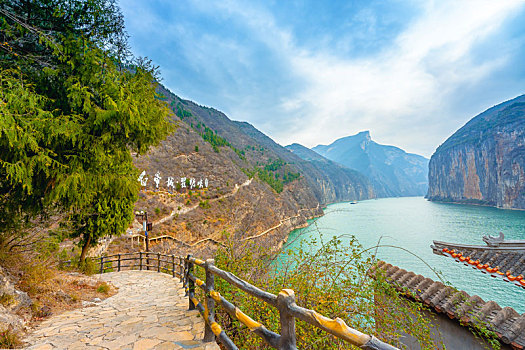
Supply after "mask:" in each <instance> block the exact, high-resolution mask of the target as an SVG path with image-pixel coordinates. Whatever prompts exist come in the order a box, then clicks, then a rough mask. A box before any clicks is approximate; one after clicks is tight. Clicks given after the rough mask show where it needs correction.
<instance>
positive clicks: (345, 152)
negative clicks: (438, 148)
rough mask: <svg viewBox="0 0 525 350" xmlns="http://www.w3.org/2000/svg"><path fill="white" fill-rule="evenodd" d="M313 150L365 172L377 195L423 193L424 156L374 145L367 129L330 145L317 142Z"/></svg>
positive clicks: (396, 148)
mask: <svg viewBox="0 0 525 350" xmlns="http://www.w3.org/2000/svg"><path fill="white" fill-rule="evenodd" d="M313 150H314V151H315V152H317V153H319V154H320V155H322V156H324V157H326V158H328V159H330V160H332V161H334V162H337V163H339V164H341V165H344V166H345V167H347V168H350V169H355V170H357V171H359V172H360V173H362V174H364V175H366V176H367V177H368V178H369V179H370V181H371V183H372V185H373V187H374V191H375V193H376V195H377V196H378V197H400V196H423V195H425V194H426V193H427V188H428V180H427V169H428V159H426V158H424V157H422V156H419V155H417V154H411V153H407V152H405V151H403V150H402V149H400V148H398V147H394V146H386V145H381V144H378V143H377V142H374V141H373V140H372V139H371V137H370V133H369V132H368V131H363V132H360V133H358V134H357V135H353V136H347V137H343V138H340V139H338V140H336V141H334V142H333V143H332V144H330V145H318V146H316V147H314V148H313Z"/></svg>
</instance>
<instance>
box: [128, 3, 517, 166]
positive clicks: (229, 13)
mask: <svg viewBox="0 0 525 350" xmlns="http://www.w3.org/2000/svg"><path fill="white" fill-rule="evenodd" d="M189 1H190V2H191V6H190V7H191V9H189V11H187V12H188V13H190V12H191V13H193V14H194V13H200V14H204V17H206V18H209V19H210V20H212V21H217V23H225V24H226V26H227V27H226V28H229V25H230V24H231V29H232V33H235V31H239V30H242V31H244V33H242V34H241V35H240V36H241V37H243V38H244V39H245V40H246V37H249V40H250V41H251V42H246V41H237V35H235V34H233V35H231V36H229V37H223V36H220V35H221V34H219V33H214V32H207V31H206V30H207V28H202V27H199V26H198V24H197V25H196V27H195V28H193V27H185V26H184V25H186V26H187V25H188V23H186V22H185V24H184V25H182V24H180V23H178V22H177V21H173V23H162V26H159V25H158V24H157V23H154V22H158V19H154V18H153V19H152V18H151V16H148V15H147V11H146V10H144V9H142V8H141V9H140V11H142V12H143V13H144V15H142V14H141V16H138V17H137V18H136V21H135V22H137V23H136V25H137V26H140V25H142V26H143V27H144V26H146V27H149V28H150V30H151V31H153V32H154V33H155V36H156V37H157V40H163V41H165V43H164V42H163V45H165V46H166V47H167V50H169V45H170V43H169V40H176V41H177V43H178V46H180V50H181V52H177V53H176V54H179V55H184V56H185V62H186V64H187V65H188V66H189V67H191V69H192V70H193V71H194V72H196V74H198V75H199V76H200V77H199V79H200V80H201V81H202V80H206V81H207V83H206V86H207V87H209V90H210V91H208V90H205V89H202V86H198V85H197V86H192V87H191V89H192V90H191V89H190V90H191V93H190V94H189V95H188V93H186V95H187V96H188V98H190V99H192V98H196V99H197V100H199V99H201V101H197V102H200V103H204V104H210V105H213V106H214V107H217V108H219V109H222V110H224V111H225V112H227V113H228V115H229V117H231V118H233V119H237V120H247V121H250V122H252V123H253V124H255V126H256V127H257V128H259V129H261V131H263V132H265V133H266V134H268V135H269V136H271V137H272V138H273V139H275V140H276V141H277V142H280V143H281V144H288V143H292V142H299V143H302V144H304V145H305V146H309V147H311V146H315V145H316V144H319V143H324V144H326V143H330V142H332V141H334V140H335V139H336V138H339V137H343V136H346V135H350V134H354V133H357V132H359V131H362V130H371V133H372V137H373V138H374V139H375V140H376V141H378V142H381V143H387V144H394V145H397V146H399V147H402V148H404V149H406V150H407V151H411V152H416V153H420V154H423V155H425V156H430V154H431V153H432V152H433V150H434V149H435V147H437V146H438V145H439V144H440V143H441V142H443V141H444V140H445V139H446V138H447V137H448V136H449V135H450V134H451V133H452V132H454V131H455V130H456V129H457V128H458V127H460V126H461V125H462V124H463V123H464V122H465V121H466V120H468V119H470V117H472V116H473V115H463V114H461V113H460V112H458V110H457V109H456V108H455V107H454V106H452V104H451V102H450V101H451V97H454V96H456V95H457V92H458V91H459V90H462V89H463V90H464V89H467V88H469V87H473V86H476V84H477V83H479V82H482V81H483V79H486V78H487V77H488V76H490V75H491V74H493V72H495V71H497V70H498V69H501V67H504V66H505V65H506V64H507V61H508V55H509V54H510V53H509V52H510V51H509V50H507V51H502V52H501V53H500V54H499V55H488V56H487V57H484V58H483V59H479V58H476V57H474V58H473V51H474V50H475V49H476V47H477V46H478V45H479V44H483V43H484V41H485V40H487V38H490V36H491V35H493V34H494V33H497V32H498V31H499V30H500V28H501V27H502V25H503V24H504V23H505V22H506V21H507V20H508V19H509V18H512V16H513V15H514V14H515V13H518V12H519V11H518V10H520V9H523V7H524V6H525V3H524V2H523V1H520V0H516V1H510V0H509V1H507V0H501V1H493V0H463V1H457V0H439V1H418V2H416V4H417V6H420V7H421V8H420V13H419V16H418V17H416V18H415V19H412V22H410V23H408V24H407V25H406V27H405V29H404V30H403V32H401V33H400V34H399V35H398V36H397V37H396V38H395V39H394V40H393V41H391V42H390V43H389V44H387V46H385V47H383V48H382V49H381V50H380V51H379V52H377V53H375V54H372V55H368V56H366V57H363V56H361V57H360V58H351V57H350V58H349V57H348V55H346V56H345V55H341V54H339V53H338V50H341V49H342V48H343V51H345V52H346V53H348V50H347V49H348V47H352V45H353V44H352V39H353V35H354V34H353V33H352V32H351V31H350V30H349V33H348V36H346V35H345V38H344V40H339V41H338V42H337V43H335V44H332V45H334V46H333V47H327V45H329V43H330V42H332V41H330V40H326V41H323V42H322V43H319V46H318V47H323V48H325V49H324V50H323V51H319V49H315V50H314V49H312V48H311V47H303V46H300V44H299V43H298V40H297V38H296V37H295V36H294V34H295V33H294V32H293V31H292V29H291V27H288V26H287V24H284V25H285V26H286V27H283V26H281V25H280V24H279V23H278V22H277V20H276V18H275V17H274V15H273V14H272V13H271V12H269V11H268V9H267V8H265V7H264V6H265V5H266V4H265V3H264V2H262V4H263V5H258V4H256V3H254V2H250V3H249V5H248V4H247V3H246V2H241V1H237V0H216V1H212V0H205V1H198V0H189ZM135 3H136V1H135ZM138 3H141V2H140V1H138ZM137 6H139V7H140V6H142V5H137ZM415 6H416V5H415ZM355 16H361V17H362V18H358V19H355V18H351V17H349V20H351V21H356V20H357V21H361V22H363V26H364V27H366V28H364V30H365V32H369V31H375V26H376V24H375V23H376V17H375V14H374V12H373V11H371V10H370V9H365V10H363V11H362V12H358V13H356V14H355ZM188 18H189V21H190V22H189V24H190V25H191V18H192V17H191V14H189V15H188ZM139 22H140V23H139ZM141 23H142V24H141ZM144 23H145V24H144ZM152 27H153V28H152ZM143 29H144V28H143ZM144 30H145V29H144ZM357 35H358V36H359V35H363V33H361V34H357ZM320 37H322V36H320ZM356 38H357V37H356ZM358 39H360V40H362V39H363V38H362V37H359V38H358ZM321 40H322V39H321ZM246 45H253V46H246ZM345 45H346V46H345ZM509 45H511V44H509ZM512 45H515V43H514V44H512ZM260 47H263V49H260ZM345 47H346V49H344V48H345ZM254 55H265V56H271V59H266V60H257V57H254ZM271 64H273V65H279V67H278V68H275V67H268V65H271ZM265 65H266V66H265ZM162 69H163V70H164V71H165V70H169V67H162ZM267 70H268V71H269V72H271V73H267V72H266V71H267ZM261 72H263V73H262V74H261ZM279 72H281V73H282V74H281V75H279V74H278V73H279ZM259 79H261V80H259ZM166 83H167V84H168V85H170V84H173V85H175V86H176V85H177V83H173V82H169V81H166ZM188 84H190V82H188ZM188 86H190V85H188ZM269 89H274V90H275V91H274V92H273V93H272V92H270V93H268V92H267V91H268V90H269ZM196 91H197V94H198V97H197V96H191V94H195V93H196ZM507 93H508V92H507ZM518 93H519V92H518ZM521 93H523V91H521ZM507 97H514V96H507ZM497 98H501V94H499V95H497V94H495V95H494V99H495V100H492V101H487V107H488V106H490V104H494V103H497V102H501V101H498V100H497ZM210 102H211V103H210ZM475 112H476V111H473V112H472V113H475ZM477 112H481V110H477Z"/></svg>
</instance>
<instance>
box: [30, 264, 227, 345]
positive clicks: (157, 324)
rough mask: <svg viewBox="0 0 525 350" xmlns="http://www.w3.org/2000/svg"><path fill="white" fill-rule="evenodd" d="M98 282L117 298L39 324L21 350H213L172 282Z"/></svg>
mask: <svg viewBox="0 0 525 350" xmlns="http://www.w3.org/2000/svg"><path fill="white" fill-rule="evenodd" d="M100 278H101V279H102V280H105V281H108V282H111V283H112V284H113V285H114V286H116V287H118V288H119V291H118V293H117V294H116V295H114V296H112V297H110V298H107V299H106V300H103V301H101V302H99V303H96V304H95V305H94V306H90V307H85V308H82V309H78V310H74V311H69V312H66V313H64V314H61V315H57V316H52V317H51V318H50V319H48V320H46V321H44V322H42V323H41V324H40V325H39V326H38V327H37V329H36V330H35V331H34V332H33V333H32V334H30V335H29V336H28V337H27V338H26V339H25V341H26V342H27V343H28V344H29V345H28V347H27V349H33V350H36V349H39V350H44V349H46V350H47V349H132V350H139V349H194V350H218V349H219V347H218V345H217V344H215V343H202V342H201V339H202V337H203V334H204V321H203V319H202V318H201V317H200V315H199V314H198V312H197V311H188V310H187V308H188V299H187V298H185V297H184V291H183V289H182V285H181V284H180V283H179V282H178V279H177V278H172V277H170V276H168V275H166V274H162V273H157V272H152V271H124V272H112V273H107V274H104V275H102V276H101V277H100Z"/></svg>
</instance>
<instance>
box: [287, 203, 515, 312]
mask: <svg viewBox="0 0 525 350" xmlns="http://www.w3.org/2000/svg"><path fill="white" fill-rule="evenodd" d="M500 231H501V232H503V233H504V234H505V238H507V239H525V211H514V210H501V209H496V208H489V207H480V206H472V205H458V204H445V203H436V202H429V201H427V200H425V199H424V198H423V197H403V198H384V199H377V200H367V201H362V202H359V203H358V204H355V205H352V204H350V203H337V204H332V205H329V206H328V207H327V208H326V210H325V215H324V216H322V217H320V218H317V219H315V220H311V221H310V226H309V227H307V228H304V229H298V230H295V231H292V232H291V233H290V237H289V239H288V242H289V248H291V249H293V248H294V247H296V246H297V244H298V243H299V242H300V240H303V239H308V237H319V236H320V235H321V236H322V237H323V238H324V239H325V240H326V239H330V238H331V237H333V236H339V235H341V234H351V235H354V236H355V237H356V238H357V239H358V240H359V242H360V243H361V245H363V247H364V248H368V247H372V246H375V245H377V242H378V240H379V239H380V238H381V244H384V245H394V246H400V247H403V248H406V249H408V250H409V251H410V252H412V253H414V254H416V255H417V256H419V257H420V258H421V259H423V260H424V261H425V262H427V263H428V264H429V265H430V266H432V267H433V268H434V269H436V270H438V271H440V272H441V273H442V274H443V275H444V278H445V280H446V281H448V282H450V283H451V284H452V285H453V286H455V287H457V288H459V289H462V290H464V291H466V292H467V293H469V294H470V295H474V294H477V295H479V296H480V297H481V298H482V299H483V300H485V301H488V300H494V301H496V302H497V303H498V304H499V305H500V306H501V307H505V306H510V307H512V308H514V309H515V310H516V311H517V312H519V313H524V312H525V290H524V289H522V288H520V287H517V286H515V285H511V284H509V283H506V282H504V281H503V280H502V279H496V278H492V277H490V276H488V275H485V274H483V273H481V272H478V271H475V270H472V269H471V268H469V267H466V266H464V265H462V264H459V263H457V262H455V261H454V260H453V259H451V258H446V257H444V256H439V255H435V254H433V253H432V249H431V248H430V245H431V244H432V241H433V240H439V241H447V242H458V243H467V244H482V245H483V244H484V243H483V241H482V237H483V236H484V235H487V234H491V235H493V236H497V234H498V232H500ZM343 240H344V238H343ZM377 255H378V257H379V258H380V259H382V260H385V261H387V262H389V263H391V264H393V265H397V266H399V267H401V268H404V269H406V270H408V271H414V272H415V273H419V274H422V275H423V276H426V277H429V278H432V279H433V280H438V277H437V276H436V274H435V273H434V272H433V271H432V269H431V268H429V267H428V266H426V265H425V263H423V262H422V261H421V260H420V259H418V258H417V257H415V256H413V255H411V254H410V253H408V252H405V251H403V250H400V249H396V248H390V247H381V248H378V252H377Z"/></svg>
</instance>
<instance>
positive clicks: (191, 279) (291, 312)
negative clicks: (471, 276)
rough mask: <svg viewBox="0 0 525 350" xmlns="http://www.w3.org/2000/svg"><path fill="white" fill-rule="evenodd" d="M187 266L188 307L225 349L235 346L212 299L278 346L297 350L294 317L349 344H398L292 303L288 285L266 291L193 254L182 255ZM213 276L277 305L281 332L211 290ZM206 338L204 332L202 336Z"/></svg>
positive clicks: (373, 349)
mask: <svg viewBox="0 0 525 350" xmlns="http://www.w3.org/2000/svg"><path fill="white" fill-rule="evenodd" d="M184 261H185V264H186V266H188V268H187V269H186V270H185V271H186V275H187V276H186V280H187V281H188V285H189V289H188V291H189V293H188V297H189V301H190V308H197V310H199V312H200V313H201V314H202V316H203V318H204V321H205V323H206V326H205V334H207V333H209V332H213V333H214V334H215V335H216V336H217V338H218V339H219V341H220V342H221V343H222V345H224V347H226V349H229V350H233V349H237V347H236V346H235V345H234V344H233V343H232V342H231V340H230V339H229V338H228V337H227V336H226V335H225V334H224V331H223V330H222V329H221V327H220V326H219V325H218V324H217V323H216V322H215V315H214V307H215V303H217V304H219V305H221V306H222V307H224V309H225V311H226V312H227V313H228V314H229V315H230V316H231V317H232V318H234V319H236V320H238V321H240V322H241V323H243V324H244V325H245V326H247V327H248V328H249V329H250V330H251V331H252V332H254V333H255V334H256V335H257V336H259V337H260V338H262V339H263V340H264V341H265V342H266V343H267V344H268V345H270V346H271V347H272V348H274V349H279V350H296V349H297V346H296V333H295V319H300V320H302V321H304V322H307V323H309V324H311V325H313V326H315V327H317V328H320V329H322V330H324V331H326V332H328V333H330V334H332V335H334V336H335V337H337V338H339V339H342V340H344V341H346V342H348V343H350V344H352V345H355V346H358V347H360V348H362V349H368V350H396V349H397V348H395V347H393V346H391V345H389V344H387V343H384V342H382V341H381V340H379V339H377V338H375V337H374V336H371V335H368V334H364V333H361V332H359V331H358V330H356V329H353V328H350V327H349V326H348V325H347V324H346V323H345V322H344V321H343V320H342V319H340V318H336V319H335V320H333V319H330V318H328V317H325V316H323V315H321V314H319V313H317V312H316V311H314V310H310V309H305V308H302V307H300V306H298V305H297V304H296V303H295V293H294V291H293V290H291V289H283V290H282V291H281V292H279V294H278V295H274V294H272V293H268V292H266V291H264V290H262V289H259V288H257V287H255V286H254V285H252V284H250V283H248V282H246V281H244V280H242V279H240V278H239V277H237V276H235V275H234V274H232V273H231V272H227V271H224V270H221V269H219V268H217V267H216V266H215V265H214V260H213V259H209V260H206V261H203V260H200V259H196V258H193V257H192V256H191V255H189V256H188V257H187V258H186V259H184ZM195 265H197V266H199V267H202V268H204V270H205V272H206V281H202V280H200V279H198V278H197V277H195V276H194V275H193V268H194V266H195ZM214 276H217V277H220V278H222V279H223V280H225V281H226V282H228V283H230V284H232V285H234V286H236V287H237V288H239V289H241V290H242V291H244V292H245V293H248V294H249V295H251V296H253V297H256V298H258V299H260V300H262V301H263V302H265V303H267V304H269V305H271V306H273V307H275V308H277V309H278V310H279V315H280V319H281V334H277V333H274V332H272V331H270V330H268V329H267V328H266V327H265V326H264V325H262V324H261V323H259V322H257V321H255V320H253V319H252V318H250V317H249V316H248V315H246V314H245V313H243V312H242V311H241V310H240V309H239V308H238V307H236V306H235V305H233V304H231V303H230V302H229V301H228V300H226V299H225V298H224V297H222V296H221V295H220V294H219V293H218V292H217V291H215V290H214V288H213V286H214ZM195 285H197V286H198V287H200V288H201V289H202V290H203V291H204V292H205V294H206V300H205V301H204V304H205V305H204V306H203V305H202V303H201V302H200V301H199V300H197V299H196V298H195ZM205 340H206V336H205Z"/></svg>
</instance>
